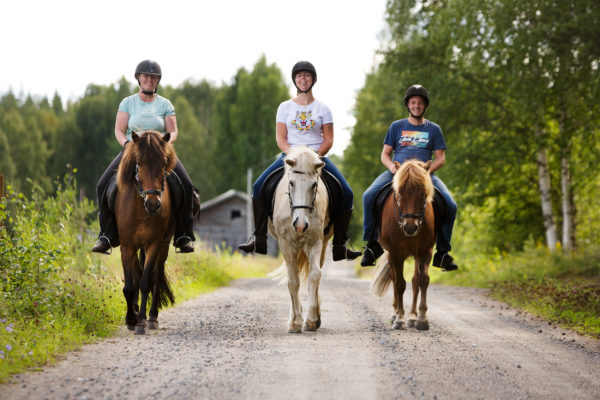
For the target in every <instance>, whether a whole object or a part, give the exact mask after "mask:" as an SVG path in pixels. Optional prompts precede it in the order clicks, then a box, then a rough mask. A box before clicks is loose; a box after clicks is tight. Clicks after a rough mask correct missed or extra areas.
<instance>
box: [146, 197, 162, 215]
mask: <svg viewBox="0 0 600 400" xmlns="http://www.w3.org/2000/svg"><path fill="white" fill-rule="evenodd" d="M160 206H161V201H160V198H156V199H154V200H153V199H151V198H149V197H148V198H146V200H144V208H145V209H146V212H147V213H148V214H150V215H155V214H157V213H158V212H159V211H160Z"/></svg>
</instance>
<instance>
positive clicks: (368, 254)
mask: <svg viewBox="0 0 600 400" xmlns="http://www.w3.org/2000/svg"><path fill="white" fill-rule="evenodd" d="M382 254H383V248H382V247H381V245H380V244H379V242H378V241H377V240H369V242H368V243H367V247H366V248H365V251H363V256H362V259H361V260H360V265H361V266H363V267H370V266H373V265H375V261H377V259H378V258H379V256H381V255H382Z"/></svg>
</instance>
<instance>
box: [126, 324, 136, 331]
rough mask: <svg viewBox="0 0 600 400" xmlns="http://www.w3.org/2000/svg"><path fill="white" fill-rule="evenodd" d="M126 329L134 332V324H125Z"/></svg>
mask: <svg viewBox="0 0 600 400" xmlns="http://www.w3.org/2000/svg"><path fill="white" fill-rule="evenodd" d="M127 329H129V330H130V331H133V330H135V324H133V325H129V324H127Z"/></svg>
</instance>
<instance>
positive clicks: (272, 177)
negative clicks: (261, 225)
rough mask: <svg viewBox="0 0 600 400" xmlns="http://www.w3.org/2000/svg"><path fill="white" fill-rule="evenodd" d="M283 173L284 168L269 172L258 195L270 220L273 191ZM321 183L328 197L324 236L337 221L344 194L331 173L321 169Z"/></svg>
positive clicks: (273, 203)
mask: <svg viewBox="0 0 600 400" xmlns="http://www.w3.org/2000/svg"><path fill="white" fill-rule="evenodd" d="M284 172H285V167H279V168H277V169H276V170H275V171H273V172H271V173H270V174H269V176H267V178H266V179H265V181H264V183H263V186H262V189H261V191H260V194H259V200H260V202H261V203H262V204H263V207H264V208H265V210H267V213H268V215H269V217H270V218H272V217H273V208H274V205H275V190H277V185H279V182H280V181H281V178H282V177H283V174H284ZM321 181H322V182H323V183H324V184H325V187H326V188H327V196H328V197H329V215H330V218H329V223H328V224H327V226H326V227H325V230H324V234H327V233H329V229H331V225H333V222H334V221H337V220H338V219H337V217H338V216H339V215H341V213H342V207H341V204H342V199H343V196H344V192H343V189H342V184H341V183H340V181H339V180H338V179H337V178H336V177H335V176H333V174H331V172H329V171H327V170H325V169H321Z"/></svg>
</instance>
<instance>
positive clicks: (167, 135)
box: [162, 132, 171, 143]
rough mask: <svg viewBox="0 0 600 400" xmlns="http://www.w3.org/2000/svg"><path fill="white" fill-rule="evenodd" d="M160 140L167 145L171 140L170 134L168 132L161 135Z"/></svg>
mask: <svg viewBox="0 0 600 400" xmlns="http://www.w3.org/2000/svg"><path fill="white" fill-rule="evenodd" d="M162 139H163V140H164V141H165V142H167V143H169V140H171V133H169V132H167V133H165V134H164V135H163V137H162Z"/></svg>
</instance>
